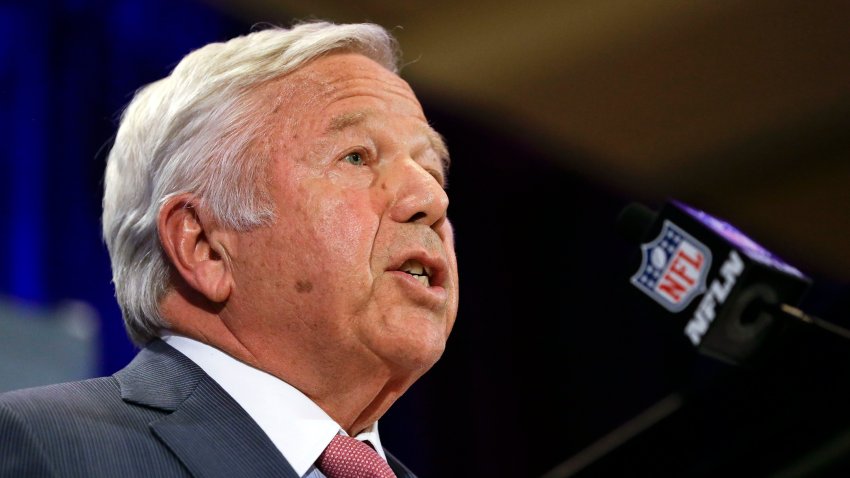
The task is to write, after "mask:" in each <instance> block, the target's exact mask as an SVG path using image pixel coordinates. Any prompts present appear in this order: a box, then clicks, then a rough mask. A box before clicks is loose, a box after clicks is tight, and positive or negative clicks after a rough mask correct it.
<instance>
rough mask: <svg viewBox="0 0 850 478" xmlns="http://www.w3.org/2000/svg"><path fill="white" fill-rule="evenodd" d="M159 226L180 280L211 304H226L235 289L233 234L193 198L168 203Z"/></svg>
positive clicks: (163, 210)
mask: <svg viewBox="0 0 850 478" xmlns="http://www.w3.org/2000/svg"><path fill="white" fill-rule="evenodd" d="M157 226H158V229H159V240H160V242H161V243H162V248H163V249H164V250H165V253H166V255H167V256H168V258H169V259H171V264H172V265H173V266H174V269H175V271H176V272H177V273H178V274H180V277H182V278H183V280H184V281H185V282H186V283H187V284H188V285H189V287H191V288H192V289H194V290H195V291H197V292H198V293H199V294H201V295H202V296H204V297H206V298H207V299H208V300H209V301H211V302H214V303H222V302H225V301H226V300H227V299H228V298H229V297H230V293H231V291H232V288H233V268H232V263H231V261H230V257H231V256H230V252H231V247H233V245H234V244H233V241H234V240H235V238H234V233H233V232H232V231H229V230H225V229H224V228H222V227H221V226H220V225H219V224H218V223H217V222H216V221H213V220H212V219H211V218H210V217H209V215H208V214H205V211H204V210H203V209H202V207H201V206H200V202H199V201H198V200H197V198H195V197H194V196H193V195H191V194H181V195H179V196H175V197H173V198H171V199H169V200H168V201H167V202H166V203H165V204H164V205H163V206H162V207H161V208H160V210H159V216H158V217H157Z"/></svg>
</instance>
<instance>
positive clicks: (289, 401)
mask: <svg viewBox="0 0 850 478" xmlns="http://www.w3.org/2000/svg"><path fill="white" fill-rule="evenodd" d="M161 338H162V340H164V341H165V342H166V343H167V344H168V345H170V346H172V347H174V348H175V349H177V350H178V351H179V352H180V353H182V354H183V355H185V356H186V357H189V359H190V360H191V361H192V362H195V364H197V365H198V366H199V367H201V369H202V370H203V371H204V372H206V374H207V375H209V376H210V377H211V378H212V379H213V380H215V381H216V382H217V383H218V384H219V385H220V386H221V388H223V389H224V391H225V392H227V393H228V394H229V395H230V396H231V397H232V398H233V399H234V400H235V401H236V403H238V404H239V405H240V406H241V407H242V408H243V409H244V410H245V411H246V412H248V415H250V416H251V418H252V419H254V421H255V422H257V425H259V426H260V428H261V429H262V430H263V431H264V432H265V433H266V435H268V437H269V439H271V441H272V443H273V444H274V445H275V446H276V447H277V449H278V450H280V453H281V454H283V456H284V458H286V461H288V462H289V464H290V465H291V466H292V468H293V469H294V470H295V473H297V474H298V476H301V477H302V478H318V477H323V476H324V475H323V474H322V473H321V472H320V471H319V470H318V469H317V468H316V467H315V461H316V460H317V459H318V458H319V455H321V454H322V452H323V451H324V450H325V447H326V446H328V443H330V442H331V439H333V437H334V436H335V435H336V434H338V433H339V434H343V435H346V433H345V430H343V429H342V428H341V427H340V426H339V424H338V423H336V422H335V421H334V420H333V419H332V418H331V417H329V416H328V414H327V413H325V412H324V410H322V409H321V408H319V406H318V405H316V404H315V403H313V401H312V400H310V399H309V398H308V397H307V396H306V395H304V394H303V393H301V392H300V391H298V390H297V389H296V388H295V387H293V386H292V385H289V384H288V383H286V382H284V381H283V380H280V379H279V378H277V377H275V376H273V375H271V374H268V373H266V372H263V371H262V370H259V369H256V368H254V367H251V366H250V365H246V364H244V363H242V362H240V361H238V360H236V359H235V358H233V357H231V356H229V355H227V354H226V353H224V352H222V351H221V350H218V349H217V348H215V347H211V346H209V345H207V344H204V343H201V342H198V341H197V340H193V339H190V338H188V337H183V336H180V335H174V334H173V333H171V332H167V333H164V334H162V336H161ZM355 438H357V439H358V440H361V441H363V440H368V441H369V443H371V444H372V446H373V447H374V448H375V451H377V452H378V454H379V455H381V458H383V459H385V460H386V459H387V457H386V454H385V453H384V449H383V447H381V439H380V437H379V435H378V423H377V422H375V423H374V424H373V425H372V426H371V427H369V428H367V429H366V430H365V431H363V432H362V433H360V434H359V435H357V436H356V437H355Z"/></svg>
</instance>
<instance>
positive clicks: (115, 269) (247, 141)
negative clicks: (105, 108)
mask: <svg viewBox="0 0 850 478" xmlns="http://www.w3.org/2000/svg"><path fill="white" fill-rule="evenodd" d="M338 50H345V51H353V52H356V53H360V54H363V55H365V56H367V57H369V58H371V59H372V60H375V61H376V62H378V63H380V64H381V65H383V66H384V67H386V68H387V69H389V70H390V71H393V72H397V71H398V57H397V47H396V42H395V39H394V38H393V37H392V36H391V35H390V34H389V33H387V31H386V30H384V29H383V28H381V27H380V26H378V25H372V24H354V25H335V24H332V23H325V22H313V23H305V24H301V25H297V26H295V27H293V28H291V29H283V28H270V29H267V30H262V31H257V32H253V33H250V34H248V35H244V36H240V37H237V38H233V39H231V40H230V41H227V42H225V43H212V44H209V45H206V46H204V47H203V48H200V49H198V50H196V51H194V52H192V53H190V54H188V55H187V56H186V57H185V58H183V60H182V61H181V62H180V63H179V64H178V65H177V66H176V67H175V68H174V71H172V72H171V74H170V75H169V76H167V77H165V78H163V79H161V80H159V81H156V82H154V83H151V84H149V85H147V86H145V87H143V88H142V89H140V90H139V91H138V92H137V93H136V96H135V97H134V98H133V100H132V101H131V102H130V104H129V106H127V109H126V110H125V111H124V114H123V115H122V117H121V123H120V126H119V128H118V133H117V134H116V137H115V144H114V146H113V147H112V150H111V151H110V153H109V158H108V160H107V165H106V174H105V178H104V185H105V186H104V194H103V237H104V239H105V241H106V246H107V248H108V249H109V255H110V258H111V260H112V281H113V283H114V284H115V296H116V298H117V300H118V304H119V305H120V306H121V312H122V314H123V316H124V324H125V326H126V328H127V332H128V333H129V335H130V338H131V339H132V340H133V341H134V342H135V343H137V344H144V343H145V342H147V341H149V340H150V339H151V338H153V337H155V336H157V335H158V333H159V331H160V330H161V329H164V328H168V323H167V321H166V320H165V319H164V318H163V317H162V315H161V314H160V311H159V302H160V300H161V299H162V298H163V296H164V295H165V293H166V292H167V291H168V290H169V287H170V274H171V265H170V263H169V261H168V258H167V257H166V255H165V253H164V251H163V249H162V245H161V244H160V242H159V235H158V231H157V216H158V215H159V211H160V208H161V207H162V206H163V205H164V204H165V203H166V202H167V201H168V200H169V199H170V198H172V197H174V196H175V195H178V194H183V193H193V194H194V195H195V196H196V197H197V198H198V200H199V201H201V202H202V203H203V204H204V205H205V206H206V208H208V210H209V211H210V213H211V214H212V215H213V217H214V219H215V220H216V221H218V222H219V223H220V224H222V225H224V226H225V227H229V228H232V229H234V230H238V231H245V230H250V229H252V228H255V227H259V226H261V225H264V224H268V223H269V222H270V221H271V220H272V219H273V218H274V214H275V211H274V207H273V205H272V204H270V202H269V200H268V197H267V193H266V189H265V183H264V181H263V180H262V178H263V177H264V168H265V166H266V164H265V163H266V159H265V158H264V157H262V155H260V154H252V153H251V148H249V146H250V145H251V143H252V141H254V140H255V138H257V136H258V134H260V133H261V128H262V126H263V120H262V118H259V116H260V115H257V114H254V113H255V111H256V110H257V108H258V107H259V105H258V104H255V103H256V102H254V101H252V100H251V95H250V93H251V91H252V88H254V87H256V86H257V85H259V84H260V83H263V82H265V81H268V80H271V79H273V78H276V77H280V76H282V75H285V74H287V73H290V72H292V71H294V70H295V69H297V68H299V67H300V66H302V65H304V64H305V63H306V62H308V61H310V60H312V59H314V58H317V57H319V56H322V55H325V54H327V53H329V52H332V51H338Z"/></svg>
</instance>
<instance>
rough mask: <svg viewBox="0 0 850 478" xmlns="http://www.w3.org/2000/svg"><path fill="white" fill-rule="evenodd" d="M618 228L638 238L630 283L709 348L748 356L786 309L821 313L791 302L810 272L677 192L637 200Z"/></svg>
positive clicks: (763, 345)
mask: <svg viewBox="0 0 850 478" xmlns="http://www.w3.org/2000/svg"><path fill="white" fill-rule="evenodd" d="M617 228H618V230H619V232H620V234H621V235H623V236H624V237H625V238H627V239H629V240H631V241H633V242H636V243H639V244H641V246H640V247H641V262H640V266H639V267H638V270H637V271H636V272H635V273H634V275H632V276H631V283H632V285H634V286H635V287H636V288H637V289H638V290H639V291H641V292H643V294H645V295H646V296H647V297H649V298H650V299H652V300H654V301H655V302H656V303H657V304H658V305H660V306H661V307H662V308H663V309H664V310H665V311H666V312H667V313H668V314H670V315H672V317H673V321H674V322H675V323H677V324H678V326H680V327H681V330H682V333H683V334H684V336H685V337H687V339H688V340H689V341H690V343H691V344H693V345H694V346H695V347H696V348H697V349H698V350H699V351H700V352H702V353H704V354H706V355H709V356H713V357H715V358H719V359H721V360H724V361H726V362H731V363H733V364H741V363H745V362H748V361H750V360H754V359H756V358H758V357H759V356H760V355H761V352H763V351H766V350H768V349H769V345H770V344H771V343H774V342H773V341H772V339H773V338H775V337H778V336H779V335H781V334H782V332H783V331H784V330H785V329H786V328H787V326H788V324H789V321H788V320H787V318H788V317H796V318H797V319H801V320H803V321H807V322H809V323H811V322H813V321H814V320H819V319H815V318H812V317H810V316H808V315H806V314H804V313H802V311H800V310H799V309H797V308H796V307H794V306H796V305H798V304H799V302H800V301H801V300H802V298H803V296H804V294H805V293H806V291H807V290H808V289H809V287H810V285H811V280H810V279H809V278H808V277H806V276H805V275H804V274H803V273H802V272H800V271H799V270H797V269H796V268H795V267H793V266H791V265H790V264H788V263H786V262H785V261H783V260H782V259H780V258H779V257H777V256H776V255H774V254H773V253H771V252H769V251H768V250H767V249H765V248H764V247H762V246H760V245H759V244H757V243H756V242H755V241H753V240H752V239H750V238H748V237H747V236H746V235H744V234H743V233H742V232H741V231H739V230H738V229H736V228H735V227H734V226H732V225H731V224H729V223H727V222H725V221H723V220H721V219H719V218H716V217H713V216H711V215H709V214H707V213H705V212H703V211H700V210H697V209H695V208H693V207H691V206H688V205H686V204H684V203H682V202H679V201H675V200H671V201H668V202H666V203H665V204H664V205H663V206H662V208H661V209H660V211H658V212H654V211H652V210H650V209H649V208H647V207H646V206H643V205H640V204H637V203H634V204H631V205H629V206H627V207H626V208H625V209H623V211H622V212H621V213H620V215H619V217H618V219H617ZM795 314H796V315H795ZM806 319H808V320H806Z"/></svg>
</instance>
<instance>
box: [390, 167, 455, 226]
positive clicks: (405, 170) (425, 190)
mask: <svg viewBox="0 0 850 478" xmlns="http://www.w3.org/2000/svg"><path fill="white" fill-rule="evenodd" d="M390 170H391V171H390V172H389V174H388V178H387V182H388V183H389V184H390V188H392V189H394V193H395V194H394V197H393V199H392V205H391V210H390V217H391V218H392V219H393V220H394V221H396V222H413V223H417V224H426V225H428V226H429V227H434V226H435V225H436V224H438V223H439V222H440V220H441V219H443V218H445V217H446V211H447V210H448V207H449V196H448V195H447V194H446V191H445V189H443V187H442V186H441V185H440V183H439V182H438V181H437V179H436V178H435V177H434V176H432V175H431V173H429V172H428V171H427V170H426V169H425V168H424V167H422V165H421V164H419V163H417V162H416V161H414V160H413V159H411V158H407V159H405V160H402V161H398V162H396V163H395V164H394V165H393V166H392V167H391V168H390Z"/></svg>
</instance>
